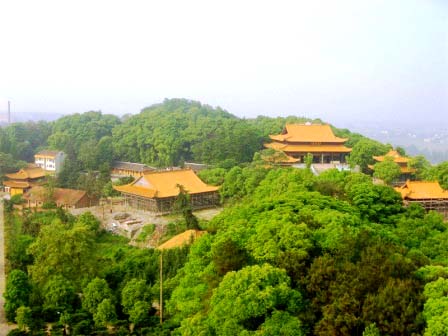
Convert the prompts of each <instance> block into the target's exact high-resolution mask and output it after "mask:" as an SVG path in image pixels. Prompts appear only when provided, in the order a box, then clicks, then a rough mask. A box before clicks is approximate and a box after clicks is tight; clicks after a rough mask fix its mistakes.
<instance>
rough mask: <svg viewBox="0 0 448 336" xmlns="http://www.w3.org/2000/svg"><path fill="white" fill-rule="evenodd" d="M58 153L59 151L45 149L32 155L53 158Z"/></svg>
mask: <svg viewBox="0 0 448 336" xmlns="http://www.w3.org/2000/svg"><path fill="white" fill-rule="evenodd" d="M59 153H60V151H56V150H48V149H45V150H42V151H40V152H39V153H36V154H35V155H34V157H43V158H55V157H56V156H57V155H58V154H59Z"/></svg>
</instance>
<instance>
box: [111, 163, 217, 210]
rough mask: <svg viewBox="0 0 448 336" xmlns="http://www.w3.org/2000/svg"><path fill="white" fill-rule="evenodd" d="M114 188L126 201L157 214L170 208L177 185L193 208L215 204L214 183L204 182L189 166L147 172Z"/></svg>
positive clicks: (178, 191)
mask: <svg viewBox="0 0 448 336" xmlns="http://www.w3.org/2000/svg"><path fill="white" fill-rule="evenodd" d="M114 188H115V189H116V190H118V191H119V192H121V194H122V195H123V196H124V198H125V204H126V205H129V206H131V207H134V208H137V209H140V210H146V211H152V212H156V213H159V214H163V213H170V212H172V211H173V207H174V203H175V201H176V198H177V196H178V195H179V193H180V189H181V188H183V189H184V190H185V191H186V192H187V193H188V194H189V195H190V204H191V207H192V208H193V210H197V209H203V208H210V207H214V206H216V205H218V204H219V194H218V187H214V186H210V185H207V184H205V183H204V182H202V181H201V180H200V179H199V177H198V176H197V175H196V174H195V173H194V172H193V171H192V170H190V169H183V170H169V171H158V172H149V173H146V174H144V175H143V176H141V177H139V178H138V179H137V180H135V181H134V182H132V183H130V184H127V185H123V186H114Z"/></svg>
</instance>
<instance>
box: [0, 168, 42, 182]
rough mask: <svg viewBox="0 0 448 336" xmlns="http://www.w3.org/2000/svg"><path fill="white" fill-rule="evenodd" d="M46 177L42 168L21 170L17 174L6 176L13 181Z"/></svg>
mask: <svg viewBox="0 0 448 336" xmlns="http://www.w3.org/2000/svg"><path fill="white" fill-rule="evenodd" d="M44 176H45V171H44V170H43V169H42V168H40V167H26V168H22V169H20V170H19V171H18V172H17V173H12V174H6V177H8V178H10V179H12V180H27V179H36V178H41V177H44Z"/></svg>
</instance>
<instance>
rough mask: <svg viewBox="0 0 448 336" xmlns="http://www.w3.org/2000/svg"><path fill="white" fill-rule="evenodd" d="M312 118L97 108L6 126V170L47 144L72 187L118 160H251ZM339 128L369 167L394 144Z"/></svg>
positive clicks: (159, 163) (178, 105) (178, 103)
mask: <svg viewBox="0 0 448 336" xmlns="http://www.w3.org/2000/svg"><path fill="white" fill-rule="evenodd" d="M308 121H309V122H313V123H323V121H322V120H320V119H314V120H311V119H307V118H304V117H296V116H290V117H286V118H283V117H276V118H270V117H266V116H260V117H257V118H253V119H241V118H238V117H236V116H234V115H232V114H230V113H229V112H227V111H225V110H223V109H221V108H219V107H217V108H213V107H211V106H209V105H204V104H201V103H199V102H195V101H190V100H186V99H167V100H165V101H164V102H163V103H161V104H156V105H152V106H150V107H147V108H144V109H143V110H142V111H141V112H140V113H139V114H136V115H126V116H124V117H123V118H121V119H120V118H118V117H117V116H114V115H108V114H102V113H101V112H95V111H90V112H86V113H82V114H79V113H77V114H73V115H68V116H64V117H62V118H59V119H58V120H56V121H54V122H38V123H34V122H27V123H14V124H12V125H9V126H7V127H4V128H0V175H3V174H4V173H8V172H11V171H14V170H16V169H18V168H20V167H22V166H24V165H25V164H26V162H25V161H27V162H32V161H33V155H34V154H35V153H36V152H38V151H39V150H41V149H57V150H63V151H64V152H65V153H66V154H67V160H66V162H65V164H64V168H63V171H62V172H61V174H60V178H59V185H60V186H62V187H71V188H81V189H86V188H87V189H88V188H91V187H92V185H93V184H94V183H93V177H92V176H90V177H89V176H87V177H86V176H85V175H84V177H83V176H82V174H81V172H89V171H100V172H102V174H103V175H104V176H105V179H104V180H107V178H106V177H107V176H106V175H107V172H108V171H109V168H110V165H111V163H112V161H114V160H120V161H131V162H141V163H144V164H147V165H150V166H155V167H169V166H182V165H183V163H184V162H191V161H192V162H198V163H205V164H211V165H214V166H217V167H223V168H230V167H233V166H235V165H239V164H243V163H250V162H252V160H253V158H254V154H255V153H257V152H259V151H260V150H263V143H266V142H268V141H269V137H268V136H269V134H276V133H279V132H281V130H282V129H283V127H284V126H285V124H286V123H304V122H308ZM333 130H334V132H335V134H336V135H337V136H340V137H344V138H348V141H347V143H346V145H347V146H348V147H352V149H353V150H352V153H351V155H350V158H349V160H350V163H351V164H353V165H359V166H360V167H361V169H362V170H363V171H366V169H367V166H368V165H369V164H373V163H374V161H373V158H372V156H373V155H382V154H384V153H386V152H387V151H388V150H390V149H391V148H392V147H391V146H390V145H387V144H382V143H380V142H378V141H374V140H371V139H368V138H366V137H364V136H362V135H360V134H357V133H352V132H350V131H349V130H347V129H337V128H335V127H333ZM415 165H416V167H417V168H419V169H420V170H421V171H427V172H428V171H429V168H430V165H429V163H428V162H427V161H426V160H425V158H424V157H418V158H417V159H416V162H415ZM446 171H448V164H447V163H442V164H440V165H439V166H438V167H436V168H435V169H434V170H433V171H432V172H430V173H427V174H424V175H425V176H424V177H427V178H431V179H433V178H439V180H440V181H441V182H442V184H443V185H444V186H446V187H448V178H444V177H443V176H445V175H446V174H445V175H444V172H446ZM95 183H96V182H95ZM95 188H96V189H98V188H102V186H98V187H95Z"/></svg>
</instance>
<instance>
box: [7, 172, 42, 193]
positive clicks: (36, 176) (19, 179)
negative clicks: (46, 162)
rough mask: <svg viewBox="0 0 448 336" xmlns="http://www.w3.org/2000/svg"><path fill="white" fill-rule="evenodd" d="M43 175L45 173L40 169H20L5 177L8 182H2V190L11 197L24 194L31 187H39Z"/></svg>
mask: <svg viewBox="0 0 448 336" xmlns="http://www.w3.org/2000/svg"><path fill="white" fill-rule="evenodd" d="M45 175H46V174H45V171H44V170H43V169H42V168H41V167H36V166H29V167H26V168H22V169H20V170H19V171H18V172H16V173H12V174H6V175H5V176H6V177H7V178H8V180H6V181H3V186H4V190H5V192H7V193H9V194H10V195H11V196H14V195H17V194H24V193H25V192H26V191H28V190H30V189H31V187H33V186H36V185H41V184H42V181H43V179H44V178H45Z"/></svg>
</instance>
